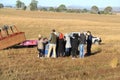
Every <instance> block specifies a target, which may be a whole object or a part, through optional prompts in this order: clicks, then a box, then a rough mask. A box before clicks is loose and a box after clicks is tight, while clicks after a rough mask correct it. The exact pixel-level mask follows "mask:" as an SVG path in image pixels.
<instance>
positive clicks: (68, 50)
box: [65, 48, 70, 56]
mask: <svg viewBox="0 0 120 80" xmlns="http://www.w3.org/2000/svg"><path fill="white" fill-rule="evenodd" d="M69 55H70V48H66V49H65V56H69Z"/></svg>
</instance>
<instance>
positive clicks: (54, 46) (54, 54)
mask: <svg viewBox="0 0 120 80" xmlns="http://www.w3.org/2000/svg"><path fill="white" fill-rule="evenodd" d="M53 57H54V58H56V57H57V56H56V44H54V45H53Z"/></svg>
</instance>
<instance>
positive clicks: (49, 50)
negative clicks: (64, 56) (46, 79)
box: [47, 44, 53, 58]
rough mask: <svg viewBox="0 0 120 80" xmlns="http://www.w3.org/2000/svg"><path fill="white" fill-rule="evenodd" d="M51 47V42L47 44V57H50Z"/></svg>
mask: <svg viewBox="0 0 120 80" xmlns="http://www.w3.org/2000/svg"><path fill="white" fill-rule="evenodd" d="M52 48H53V46H52V44H49V49H48V55H47V57H48V58H49V57H50V53H51V50H52Z"/></svg>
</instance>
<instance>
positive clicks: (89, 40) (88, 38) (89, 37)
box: [87, 35, 92, 44]
mask: <svg viewBox="0 0 120 80" xmlns="http://www.w3.org/2000/svg"><path fill="white" fill-rule="evenodd" d="M87 44H92V35H88V37H87Z"/></svg>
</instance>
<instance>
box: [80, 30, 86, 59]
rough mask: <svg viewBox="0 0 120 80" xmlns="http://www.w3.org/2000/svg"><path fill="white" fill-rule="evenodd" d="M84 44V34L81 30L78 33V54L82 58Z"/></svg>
mask: <svg viewBox="0 0 120 80" xmlns="http://www.w3.org/2000/svg"><path fill="white" fill-rule="evenodd" d="M85 44H86V36H85V35H84V33H83V32H82V33H81V34H80V37H79V50H80V52H79V55H80V58H84V54H85V53H84V45H85Z"/></svg>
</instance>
